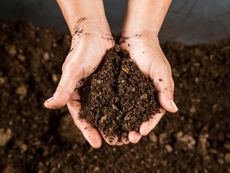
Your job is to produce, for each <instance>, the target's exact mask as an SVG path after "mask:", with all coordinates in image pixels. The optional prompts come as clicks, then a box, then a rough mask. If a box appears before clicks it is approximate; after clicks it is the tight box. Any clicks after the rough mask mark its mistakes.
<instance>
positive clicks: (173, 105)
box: [171, 100, 178, 110]
mask: <svg viewBox="0 0 230 173" xmlns="http://www.w3.org/2000/svg"><path fill="white" fill-rule="evenodd" d="M171 105H172V107H173V108H174V109H176V110H178V107H177V106H176V103H175V102H174V101H173V100H171Z"/></svg>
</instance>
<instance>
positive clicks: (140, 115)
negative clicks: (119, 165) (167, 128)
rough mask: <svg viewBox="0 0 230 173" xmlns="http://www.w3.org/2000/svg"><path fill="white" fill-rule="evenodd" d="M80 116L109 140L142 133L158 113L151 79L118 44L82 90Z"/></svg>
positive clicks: (107, 54) (105, 57) (80, 90)
mask: <svg viewBox="0 0 230 173" xmlns="http://www.w3.org/2000/svg"><path fill="white" fill-rule="evenodd" d="M79 93H80V96H81V100H80V101H81V103H82V111H81V112H80V117H81V118H84V119H86V120H87V121H88V122H90V123H91V124H92V125H93V126H95V127H96V128H97V129H99V130H100V131H101V132H102V133H103V134H104V135H105V136H107V137H109V138H110V140H112V139H113V137H114V136H118V138H119V139H121V137H122V136H127V135H128V132H129V131H133V130H135V131H139V127H140V125H141V123H142V122H144V121H147V120H149V118H151V116H154V114H156V113H158V112H159V105H158V102H157V93H156V90H155V87H154V85H153V82H152V81H151V79H150V78H147V77H146V76H144V75H143V74H142V73H141V72H140V70H139V69H138V68H137V66H136V65H135V64H134V63H133V62H132V60H131V59H130V57H129V54H128V52H126V51H124V50H122V49H121V48H120V47H119V46H118V45H116V46H115V47H114V48H112V49H110V50H108V51H107V53H106V54H105V56H104V58H103V61H102V63H101V64H100V66H99V68H98V69H97V70H96V72H95V73H94V74H92V75H91V76H90V77H89V78H88V79H87V81H86V83H85V85H83V86H82V87H81V88H80V89H79Z"/></svg>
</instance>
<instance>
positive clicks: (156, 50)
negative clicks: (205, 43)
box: [121, 33, 178, 143]
mask: <svg viewBox="0 0 230 173" xmlns="http://www.w3.org/2000/svg"><path fill="white" fill-rule="evenodd" d="M121 46H122V48H123V49H125V50H127V51H128V52H129V55H130V57H131V59H132V60H133V62H134V63H135V64H136V65H137V66H138V68H139V69H140V70H141V71H142V72H143V74H145V75H146V76H149V77H150V78H151V79H152V81H153V83H154V86H155V87H156V90H157V92H158V99H159V102H160V105H161V108H160V113H158V114H156V115H153V117H152V118H151V119H150V120H149V121H147V122H144V123H143V124H142V125H141V127H140V131H139V132H134V131H131V132H129V135H128V138H129V141H130V142H132V143H137V142H138V141H139V140H140V139H141V137H142V135H143V136H146V135H148V133H149V132H150V131H151V130H152V129H153V128H154V127H155V126H156V125H157V123H158V122H159V121H160V119H161V118H162V116H163V115H164V113H165V110H166V111H169V112H172V113H173V112H176V111H177V110H178V108H177V106H176V104H175V103H174V101H173V93H174V82H173V78H172V71H171V68H170V65H169V62H168V61H167V59H166V57H165V55H164V53H163V52H162V50H161V47H160V44H159V41H158V38H157V37H152V36H150V35H148V34H147V33H146V34H145V33H144V34H133V35H125V36H123V37H122V38H121Z"/></svg>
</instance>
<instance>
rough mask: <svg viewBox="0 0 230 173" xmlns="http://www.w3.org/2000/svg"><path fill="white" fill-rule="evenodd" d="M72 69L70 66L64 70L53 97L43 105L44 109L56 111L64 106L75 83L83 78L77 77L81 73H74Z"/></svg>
mask: <svg viewBox="0 0 230 173" xmlns="http://www.w3.org/2000/svg"><path fill="white" fill-rule="evenodd" d="M74 69H75V68H73V67H72V66H69V67H67V68H65V70H64V71H63V74H62V76H61V80H60V82H59V84H58V87H57V89H56V91H55V93H54V95H53V97H51V98H50V99H48V100H47V101H45V103H44V105H45V107H46V108H49V109H57V108H60V107H62V106H64V105H66V103H67V102H68V100H69V99H70V97H71V95H72V93H73V92H74V89H75V87H76V85H77V83H78V82H79V81H80V79H81V78H82V77H83V76H80V75H79V74H81V73H79V72H77V71H74Z"/></svg>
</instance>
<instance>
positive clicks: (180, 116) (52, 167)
mask: <svg viewBox="0 0 230 173" xmlns="http://www.w3.org/2000/svg"><path fill="white" fill-rule="evenodd" d="M70 39H71V37H70V35H64V34H62V33H57V32H55V31H51V30H47V29H44V28H43V29H41V28H39V27H36V26H33V25H32V24H28V23H7V22H3V21H2V22H0V58H1V63H0V104H1V106H0V172H3V173H14V172H15V173H27V172H28V173H31V172H35V173H46V172H52V173H55V172H58V173H59V172H61V173H62V172H64V173H72V172H77V173H95V172H98V173H108V172H109V173H113V172H117V173H118V172H119V173H120V172H121V173H129V172H130V173H131V172H132V173H145V172H146V173H181V172H183V173H203V172H204V173H205V172H207V173H227V172H230V99H229V96H230V90H229V88H230V75H229V74H230V73H229V72H230V58H229V55H230V40H229V39H226V40H224V41H221V42H219V43H216V44H208V45H196V46H185V45H182V44H179V43H166V44H164V45H162V48H163V51H164V52H165V54H166V56H167V58H168V60H169V61H170V64H171V66H172V71H173V75H174V80H175V101H176V103H177V105H178V107H179V112H178V113H176V114H166V115H165V116H164V117H163V119H162V120H161V121H160V123H159V125H158V126H157V127H156V128H155V129H154V130H153V131H152V132H151V133H150V134H149V135H148V136H147V137H143V138H142V139H141V141H140V142H139V143H138V144H135V145H134V144H129V145H125V146H121V147H118V146H117V147H112V146H108V145H107V144H106V143H103V146H102V148H101V149H97V150H96V149H92V148H91V147H90V145H89V144H88V143H87V142H86V141H85V139H84V138H83V136H82V134H81V133H80V131H79V130H78V129H77V128H76V127H75V126H74V123H73V121H72V119H71V117H70V115H69V113H68V111H67V109H66V108H62V109H60V110H56V111H51V110H47V109H45V108H44V107H43V101H44V100H45V99H46V98H47V97H48V96H50V95H52V93H53V91H54V90H55V87H56V86H57V84H58V81H59V79H60V75H61V65H62V63H63V61H64V59H65V56H66V55H67V53H68V51H69V47H70Z"/></svg>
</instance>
